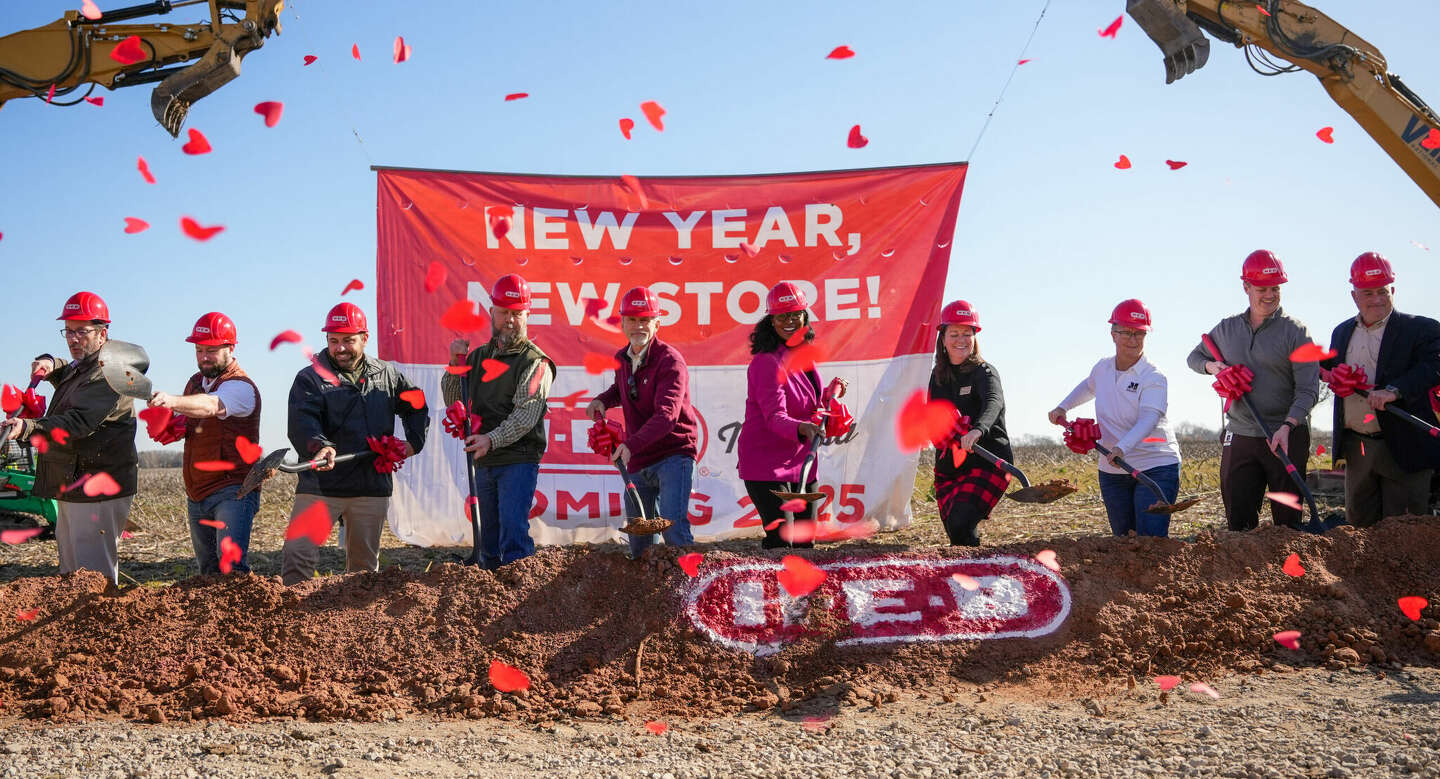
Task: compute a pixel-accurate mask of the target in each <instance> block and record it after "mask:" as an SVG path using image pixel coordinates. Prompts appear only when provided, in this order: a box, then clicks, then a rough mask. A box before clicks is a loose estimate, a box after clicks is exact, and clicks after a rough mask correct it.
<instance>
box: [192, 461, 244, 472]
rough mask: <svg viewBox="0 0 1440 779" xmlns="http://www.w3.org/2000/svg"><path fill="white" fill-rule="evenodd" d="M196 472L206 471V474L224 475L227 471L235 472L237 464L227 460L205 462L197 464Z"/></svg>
mask: <svg viewBox="0 0 1440 779" xmlns="http://www.w3.org/2000/svg"><path fill="white" fill-rule="evenodd" d="M195 470H197V471H205V472H206V473H223V472H225V471H233V470H235V463H232V462H228V461H226V460H204V461H202V462H198V463H195Z"/></svg>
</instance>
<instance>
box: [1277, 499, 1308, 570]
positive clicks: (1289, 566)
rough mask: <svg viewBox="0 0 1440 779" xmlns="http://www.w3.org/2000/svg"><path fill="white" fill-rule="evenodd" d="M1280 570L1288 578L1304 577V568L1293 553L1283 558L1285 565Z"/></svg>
mask: <svg viewBox="0 0 1440 779" xmlns="http://www.w3.org/2000/svg"><path fill="white" fill-rule="evenodd" d="M1296 508H1299V506H1296ZM1280 570H1282V571H1284V572H1285V573H1286V574H1287V575H1289V576H1296V577H1299V576H1304V575H1305V566H1303V565H1301V564H1300V555H1298V554H1296V553H1294V552H1291V553H1290V556H1289V557H1287V558H1285V564H1284V565H1282V566H1280Z"/></svg>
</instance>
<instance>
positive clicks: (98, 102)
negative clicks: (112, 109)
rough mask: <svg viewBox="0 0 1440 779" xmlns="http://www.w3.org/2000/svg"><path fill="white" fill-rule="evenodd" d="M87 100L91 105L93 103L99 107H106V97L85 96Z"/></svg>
mask: <svg viewBox="0 0 1440 779" xmlns="http://www.w3.org/2000/svg"><path fill="white" fill-rule="evenodd" d="M85 102H87V103H89V104H90V105H93V106H95V107H97V108H104V107H105V98H103V97H87V98H85Z"/></svg>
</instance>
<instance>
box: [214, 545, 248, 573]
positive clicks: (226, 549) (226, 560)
mask: <svg viewBox="0 0 1440 779" xmlns="http://www.w3.org/2000/svg"><path fill="white" fill-rule="evenodd" d="M244 556H245V551H244V550H242V549H241V548H240V545H239V544H237V543H235V542H234V541H233V540H231V538H230V536H225V537H224V538H221V539H220V573H223V574H225V575H227V576H228V575H229V574H230V572H231V571H233V570H235V563H238V562H240V558H242V557H244Z"/></svg>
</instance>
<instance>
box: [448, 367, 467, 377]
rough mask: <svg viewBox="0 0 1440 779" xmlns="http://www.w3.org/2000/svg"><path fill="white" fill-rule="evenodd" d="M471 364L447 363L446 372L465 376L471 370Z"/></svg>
mask: <svg viewBox="0 0 1440 779" xmlns="http://www.w3.org/2000/svg"><path fill="white" fill-rule="evenodd" d="M470 367H471V366H469V365H446V366H445V372H446V373H448V374H450V375H452V376H464V375H465V374H467V373H469V372H470Z"/></svg>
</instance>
